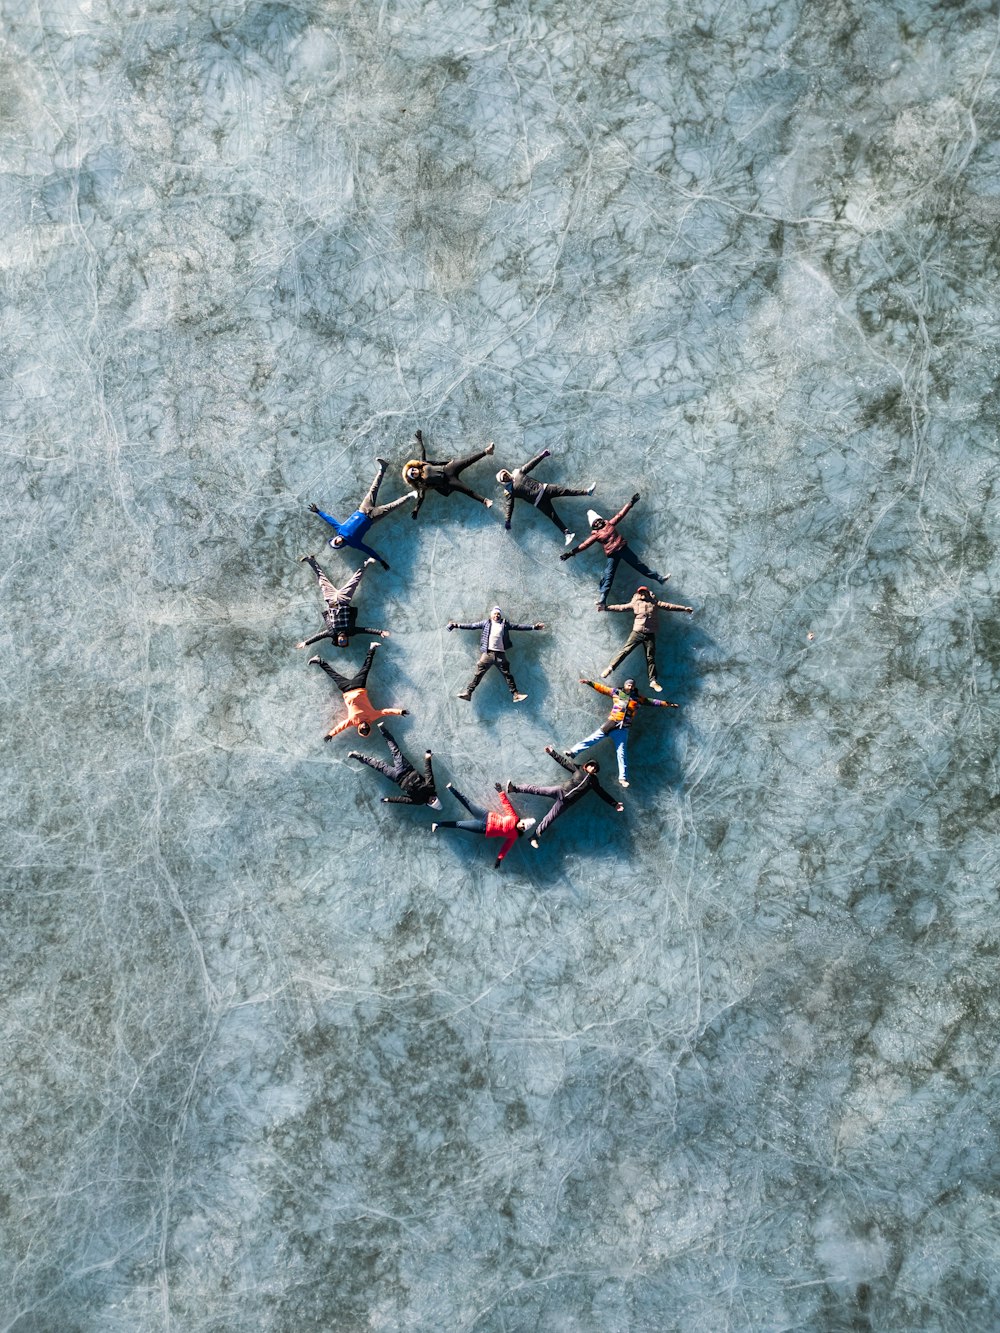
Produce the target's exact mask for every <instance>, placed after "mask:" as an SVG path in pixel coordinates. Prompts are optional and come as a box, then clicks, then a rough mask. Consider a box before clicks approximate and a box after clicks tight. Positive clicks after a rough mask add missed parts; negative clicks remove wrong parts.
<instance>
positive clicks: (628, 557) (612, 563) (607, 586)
mask: <svg viewBox="0 0 1000 1333" xmlns="http://www.w3.org/2000/svg"><path fill="white" fill-rule="evenodd" d="M622 560H624V561H625V563H626V565H631V566H632V568H633V569H634V570H637V571H638V573H640V574H644V575H645V576H646V578H647V579H652V580H653V582H654V583H666V579H664V578H662V577H661V576H660V575H659V574H657V572H656V570H655V569H650V568H649V566H648V565H644V564H643V563H642V561H641V560H640V559H639V557H638V556H637V555H636V553H635V552H634V551H633V550H630V548H629V547H628V546H622V547H621V548H620V549H619V550H617V551H616V552H615V553H614V555H609V556H608V559H607V563H606V564H605V566H604V573H603V574H602V575H601V587H600V600H601V605H602V606H603V605H604V604H605V603H606V602H607V600H608V593H609V592H610V591H611V585H612V583H614V581H615V574H616V573H617V572H618V565H619V562H620V561H622Z"/></svg>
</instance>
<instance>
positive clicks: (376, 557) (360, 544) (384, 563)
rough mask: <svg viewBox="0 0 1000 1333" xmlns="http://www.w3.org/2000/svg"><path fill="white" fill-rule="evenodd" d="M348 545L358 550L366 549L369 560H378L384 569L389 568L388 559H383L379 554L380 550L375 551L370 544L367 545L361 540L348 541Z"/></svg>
mask: <svg viewBox="0 0 1000 1333" xmlns="http://www.w3.org/2000/svg"><path fill="white" fill-rule="evenodd" d="M347 545H348V546H353V547H354V549H355V550H356V551H364V553H365V555H366V556H368V558H369V560H377V561H378V563H379V564H380V565H381V566H382V568H383V569H388V568H389V562H388V560H383V559H382V557H381V556H380V555H379V553H378V551H373V550H372V548H371V547H370V546H366V545H365V544H364V542H359V541H353V542H347Z"/></svg>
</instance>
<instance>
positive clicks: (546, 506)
mask: <svg viewBox="0 0 1000 1333" xmlns="http://www.w3.org/2000/svg"><path fill="white" fill-rule="evenodd" d="M576 493H577V492H576V491H572V492H571V494H572V495H576ZM535 508H536V509H537V510H538V512H539V513H540V514H544V515H545V517H546V518H547V519H548V520H549V522H551V523H554V524H555V525H556V527H557V528H558V529H559V531H560V532H561V533H562V535H563V536H564V537H565V536H566V535H567V533H568V532H569V528H568V527H567V526H566V524H565V523H564V522H563V521H562V519H561V518H560V517H559V515H558V514H557V513H556V511H555V508H554V506H553V504H552V501H551V500H550V499H549V494H548V488H547V487H546V491H545V494H544V495H543V496H542V498H541V499H540V500H539V501H538V504H537V505H535Z"/></svg>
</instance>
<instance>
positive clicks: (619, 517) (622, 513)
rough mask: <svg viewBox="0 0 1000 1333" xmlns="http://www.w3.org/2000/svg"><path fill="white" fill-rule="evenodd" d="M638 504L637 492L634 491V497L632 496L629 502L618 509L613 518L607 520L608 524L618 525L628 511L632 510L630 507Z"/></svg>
mask: <svg viewBox="0 0 1000 1333" xmlns="http://www.w3.org/2000/svg"><path fill="white" fill-rule="evenodd" d="M638 503H639V492H638V491H636V493H635V495H633V496H632V498H631V500H629V501H628V502H627V503H626V504H623V505H622V507H621V509H619V511H618V513H617V514H615V516H614V518H609V519H608V522H609V523H620V522H621V521H622V519H623V518H624V517H625V515H626V514H627V513H628V511H629V510H630V509H631V508H632V506H633V505H637V504H638Z"/></svg>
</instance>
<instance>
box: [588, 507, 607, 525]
mask: <svg viewBox="0 0 1000 1333" xmlns="http://www.w3.org/2000/svg"><path fill="white" fill-rule="evenodd" d="M598 521H600V522H601V523H603V522H604V519H603V518H601V515H600V514H599V513H598V512H597V510H596V509H588V510H587V522H588V523H589V524H590V526H591V527H593V526H594V524H595V523H596V522H598Z"/></svg>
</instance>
